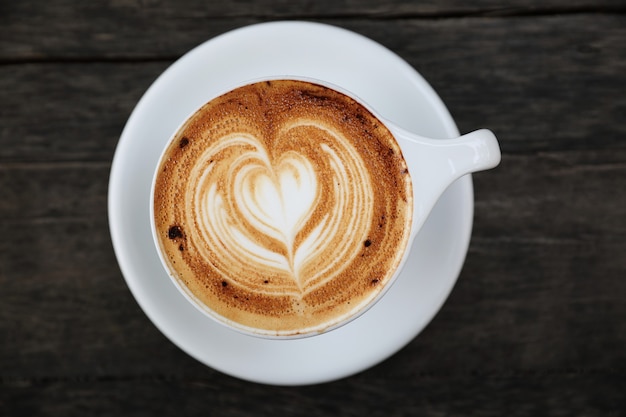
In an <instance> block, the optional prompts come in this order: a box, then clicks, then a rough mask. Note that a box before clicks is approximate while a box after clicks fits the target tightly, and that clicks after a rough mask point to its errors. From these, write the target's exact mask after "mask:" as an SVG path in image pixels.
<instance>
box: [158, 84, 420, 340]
mask: <svg viewBox="0 0 626 417" xmlns="http://www.w3.org/2000/svg"><path fill="white" fill-rule="evenodd" d="M153 192H154V195H153V212H154V218H153V221H154V226H155V231H156V235H157V241H158V245H159V249H160V251H161V255H162V258H163V260H164V262H165V263H166V265H167V267H168V269H169V273H170V274H171V275H172V276H173V278H174V279H175V280H176V282H177V283H178V285H179V287H180V288H182V289H183V291H185V292H186V294H187V295H188V296H189V297H190V298H191V299H192V300H194V302H195V303H196V304H197V305H199V306H200V308H202V309H203V310H204V311H206V312H207V313H209V314H210V315H211V316H213V317H214V318H217V319H218V320H221V321H222V322H225V323H227V324H229V325H231V326H234V327H235V328H239V329H244V330H248V331H251V332H252V333H255V334H261V335H270V336H293V335H298V334H307V333H311V332H323V331H324V330H326V329H328V328H330V327H333V326H334V325H336V324H338V323H341V322H343V321H345V320H346V319H347V318H350V317H352V316H354V315H355V314H357V313H359V312H360V311H361V310H362V309H363V308H364V307H365V306H366V305H368V304H369V303H370V302H371V301H373V300H374V299H375V298H376V297H377V295H378V294H379V293H380V292H381V291H382V290H383V288H384V287H385V286H386V285H387V284H388V283H389V281H390V280H391V278H392V277H393V276H394V274H395V272H396V270H397V268H398V266H399V265H400V263H401V260H402V258H403V256H404V252H405V250H406V248H407V246H408V242H409V235H410V231H411V223H412V213H413V191H412V183H411V178H410V175H409V173H408V168H407V165H406V162H405V160H404V158H403V156H402V153H401V151H400V147H399V146H398V144H397V142H396V140H395V139H394V137H393V135H392V134H391V133H390V132H389V130H388V129H387V128H386V127H385V125H384V124H383V123H381V122H380V121H379V120H378V119H377V118H376V117H375V116H374V115H373V114H371V113H370V112H369V111H368V110H367V109H366V108H365V107H364V106H362V105H361V104H359V103H358V102H356V101H355V100H353V99H352V98H350V97H348V96H346V95H344V94H343V93H340V92H338V91H335V90H333V89H330V88H328V87H325V86H321V85H318V84H315V83H311V82H306V81H299V80H273V81H264V82H258V83H253V84H249V85H246V86H243V87H240V88H237V89H235V90H232V91H230V92H228V93H226V94H224V95H222V96H220V97H218V98H215V99H213V100H211V101H210V102H208V103H207V104H205V105H204V106H203V107H201V108H200V109H199V110H198V111H197V112H196V113H195V114H193V115H192V116H191V117H190V118H189V119H188V120H187V121H186V122H185V123H184V124H183V125H182V127H181V128H180V129H179V130H178V131H177V133H176V134H175V135H174V137H173V139H172V141H171V142H170V143H169V145H168V148H167V149H166V150H165V152H164V154H163V156H162V158H161V162H160V165H159V167H158V170H157V173H156V177H155V182H154V191H153Z"/></svg>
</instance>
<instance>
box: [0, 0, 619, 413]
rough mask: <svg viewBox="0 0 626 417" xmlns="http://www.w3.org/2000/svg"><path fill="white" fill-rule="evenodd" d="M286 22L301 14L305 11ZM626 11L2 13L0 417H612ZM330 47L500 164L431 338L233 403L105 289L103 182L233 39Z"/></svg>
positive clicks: (586, 0) (479, 186)
mask: <svg viewBox="0 0 626 417" xmlns="http://www.w3.org/2000/svg"><path fill="white" fill-rule="evenodd" d="M299 3H301V4H299ZM625 12H626V4H625V3H624V2H623V0H622V1H617V0H615V1H613V0H597V1H596V0H547V1H537V0H512V1H510V2H509V4H508V5H506V6H505V5H502V4H500V2H497V1H493V0H481V1H476V2H463V1H456V0H443V1H432V0H427V1H424V2H407V1H401V0H390V1H387V2H384V3H383V2H379V1H373V0H363V1H345V2H342V1H318V2H312V1H307V2H291V1H285V0H279V1H275V2H271V1H267V0H259V1H238V2H228V1H192V0H185V1H182V0H181V1H167V0H163V1H158V0H118V1H104V0H94V1H88V2H79V1H71V0H57V1H10V0H0V141H1V142H0V191H1V193H2V194H1V196H2V197H1V198H0V218H1V222H0V236H2V237H1V239H0V415H2V416H22V415H23V416H34V415H46V416H48V415H49V416H57V415H58V416H72V415H76V416H86V415H120V416H144V415H145V416H154V415H163V414H167V415H185V416H192V415H224V416H244V415H255V416H256V415H259V416H261V415H271V416H275V415H281V414H285V415H292V416H297V415H302V416H328V415H350V416H361V415H365V416H407V415H432V416H441V415H470V414H471V415H490V416H500V415H532V416H535V415H564V416H571V415H585V416H594V415H597V416H617V415H624V414H625V413H626V401H625V399H624V393H625V392H626V302H625V301H624V299H625V297H626V256H625V255H626V212H625V209H624V207H626V192H625V185H626V183H625V178H626V94H625V93H626V16H625V15H624V14H625ZM282 19H301V20H311V21H319V22H325V23H330V24H333V25H337V26H340V27H344V28H347V29H350V30H353V31H356V32H358V33H361V34H363V35H365V36H368V37H370V38H372V39H374V40H375V41H377V42H379V43H381V44H383V45H385V46H386V47H388V48H390V49H391V50H393V51H394V52H396V53H397V54H399V55H400V56H401V57H403V58H404V59H405V60H407V61H408V62H409V63H410V64H411V65H413V66H414V67H415V68H416V69H417V70H418V71H420V73H421V74H422V75H423V76H424V77H425V78H426V79H427V80H428V81H429V82H430V83H431V84H432V86H433V87H434V88H435V89H436V90H437V92H438V93H439V94H440V96H441V97H442V98H443V100H444V101H445V102H446V104H447V106H448V108H449V110H450V112H451V113H452V115H453V116H454V118H455V120H456V122H457V124H458V126H459V129H460V130H461V131H462V132H467V131H470V130H473V129H475V128H478V127H489V128H491V129H493V130H494V131H495V132H496V134H497V135H498V137H499V139H500V141H501V146H502V150H503V158H502V164H501V166H500V167H499V168H497V170H496V171H491V172H488V173H480V174H477V175H475V176H474V185H475V201H476V203H475V223H474V230H473V236H472V241H471V245H470V248H469V253H468V257H467V261H466V263H465V266H464V268H463V271H462V273H461V275H460V278H459V281H458V283H457V284H456V286H455V288H454V290H453V292H452V294H451V296H450V297H449V299H448V301H447V302H446V304H445V305H444V307H443V308H442V310H441V311H440V312H439V313H438V314H437V316H436V317H435V319H434V320H433V321H432V322H431V323H430V324H429V325H428V327H427V328H426V329H425V330H424V331H423V332H422V333H421V334H420V335H419V336H418V337H417V338H415V339H414V340H413V341H412V342H411V343H410V344H409V345H408V346H406V347H405V348H404V349H403V350H401V351H400V352H399V353H398V354H396V355H395V356H393V357H391V358H390V359H388V360H386V361H384V362H383V363H381V364H379V365H377V366H375V367H373V368H371V369H369V370H367V371H365V372H362V373H360V374H358V375H355V376H352V377H349V378H346V379H343V380H339V381H336V382H332V383H328V384H322V385H314V386H305V387H274V386H266V385H260V384H254V383H249V382H245V381H241V380H238V379H235V378H232V377H229V376H226V375H223V374H221V373H219V372H217V371H215V370H212V369H210V368H207V367H205V366H203V365H201V364H200V363H198V362H196V361H195V360H194V359H192V358H190V357H188V356H187V355H186V354H185V353H183V352H182V351H181V350H179V349H178V348H177V347H176V346H175V345H174V344H172V343H171V342H170V341H169V340H168V339H166V338H165V337H164V336H163V335H162V334H161V333H160V332H159V331H158V330H157V329H156V328H155V326H154V325H153V324H152V323H151V322H150V321H149V320H148V318H147V317H146V316H145V315H144V313H143V312H142V310H141V309H140V308H139V307H138V305H137V303H136V301H135V300H134V298H133V297H132V296H131V293H130V291H129V290H128V287H127V285H126V283H125V281H124V279H123V277H122V275H121V273H120V270H119V268H118V265H117V262H116V258H115V256H114V253H113V249H112V245H111V240H110V236H109V229H108V223H107V183H108V176H109V170H110V168H111V159H112V157H113V152H114V150H115V146H116V144H117V141H118V139H119V136H120V133H121V130H122V128H123V126H124V124H125V122H126V120H127V118H128V116H129V114H130V112H131V111H132V109H133V107H134V105H135V104H136V103H137V101H138V99H139V98H140V97H141V96H142V94H143V93H144V92H145V90H146V89H147V88H148V86H149V85H150V84H151V83H152V82H153V81H154V80H155V78H156V77H157V76H158V75H159V74H160V73H161V72H162V71H163V70H165V69H166V68H167V67H168V66H169V65H170V64H171V63H172V62H173V61H174V60H176V59H177V58H178V57H180V56H181V55H182V54H183V53H185V52H186V51H188V50H189V49H190V48H192V47H194V46H196V45H197V44H200V43H201V42H203V41H205V40H207V39H209V38H211V37H213V36H216V35H218V34H220V33H223V32H225V31H227V30H230V29H234V28H237V27H241V26H244V25H248V24H252V23H257V22H262V21H270V20H282Z"/></svg>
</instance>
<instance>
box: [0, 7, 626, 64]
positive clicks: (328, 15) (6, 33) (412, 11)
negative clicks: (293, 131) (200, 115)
mask: <svg viewBox="0 0 626 417" xmlns="http://www.w3.org/2000/svg"><path fill="white" fill-rule="evenodd" d="M623 11H624V4H623V2H622V1H620V0H601V1H593V0H574V1H566V0H550V1H540V0H533V1H524V0H515V1H509V2H507V4H506V5H503V4H502V2H500V1H497V0H482V1H477V2H465V1H462V0H446V1H435V0H429V1H420V2H406V1H403V0H393V1H386V2H380V1H375V0H367V1H355V0H350V1H342V2H305V3H302V2H292V1H287V0H280V1H270V0H261V1H258V0H256V1H249V0H248V1H237V2H230V1H227V2H224V1H187V2H185V3H184V4H183V3H181V2H176V1H171V0H170V1H152V0H149V1H143V0H120V1H114V2H111V1H105V0H98V1H90V2H80V1H75V0H57V1H54V2H40V1H36V0H28V1H19V2H8V1H7V2H3V3H2V4H0V57H1V58H2V59H5V60H6V59H40V58H44V57H56V58H58V57H68V56H69V57H77V56H83V57H94V56H129V55H136V56H137V55H138V56H146V55H153V54H154V53H158V54H166V55H171V54H172V53H180V52H181V51H180V47H181V46H182V47H183V48H185V49H188V48H189V47H191V46H192V45H193V43H194V42H196V43H197V42H198V41H200V40H204V39H206V38H207V37H208V36H214V35H216V34H218V33H220V32H223V31H225V30H228V29H231V28H233V27H236V26H240V25H244V24H249V23H254V22H259V21H266V20H276V19H316V20H320V19H322V20H323V19H327V20H328V19H346V18H367V19H370V20H384V24H387V25H388V24H389V22H388V19H390V18H432V17H457V16H477V15H478V16H480V15H495V16H498V15H504V16H507V15H528V14H531V15H533V14H542V13H544V14H545V13H550V14H555V13H568V12H569V13H581V12H623ZM164 34H166V35H165V36H164ZM157 39H158V41H157V42H155V41H154V40H157ZM194 39H195V40H194ZM177 46H178V47H177ZM173 50H176V51H177V52H172V51H173Z"/></svg>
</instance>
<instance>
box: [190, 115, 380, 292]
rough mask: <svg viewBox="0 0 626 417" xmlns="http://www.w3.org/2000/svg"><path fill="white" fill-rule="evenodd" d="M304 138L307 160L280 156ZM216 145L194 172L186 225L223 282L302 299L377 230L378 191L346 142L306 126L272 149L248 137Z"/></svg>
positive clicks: (296, 153)
mask: <svg viewBox="0 0 626 417" xmlns="http://www.w3.org/2000/svg"><path fill="white" fill-rule="evenodd" d="M302 135H310V136H312V137H313V140H309V141H308V142H309V143H315V144H317V145H316V146H315V147H314V148H309V149H308V150H307V154H306V155H305V154H304V153H302V152H301V151H302V150H301V149H297V148H296V147H295V146H290V145H286V146H284V147H281V146H280V145H281V144H289V143H290V138H291V137H302ZM213 143H214V145H213V146H212V147H210V148H209V149H207V150H206V152H204V154H203V156H202V158H200V161H201V162H200V163H198V164H197V165H196V169H195V170H193V171H192V175H193V176H194V178H192V181H190V182H189V184H190V185H191V186H190V189H192V190H195V194H193V199H192V200H191V201H189V202H188V204H187V208H188V209H187V210H188V213H187V215H188V216H189V217H190V218H195V219H196V220H195V222H196V223H197V224H198V225H199V226H200V227H199V228H198V230H199V231H200V236H199V237H200V238H201V240H202V244H200V245H198V244H196V246H197V247H198V248H199V250H200V251H201V252H203V257H204V258H205V259H206V261H207V262H210V263H212V264H213V265H214V267H215V268H216V269H217V270H219V271H220V272H221V273H222V274H223V275H224V277H230V278H232V277H235V279H236V281H237V283H238V284H241V285H243V286H245V287H248V288H250V289H258V288H259V286H260V284H261V283H264V284H266V285H265V286H264V288H265V289H266V290H267V291H271V290H272V289H280V290H281V291H283V292H284V291H287V292H290V293H292V294H300V295H303V294H305V293H306V292H307V291H310V290H311V289H312V288H314V287H316V286H318V285H321V284H323V283H324V282H325V281H327V280H329V279H331V278H332V277H333V276H334V275H335V274H336V273H338V272H341V270H342V269H343V268H344V267H345V266H346V265H347V264H349V263H350V262H351V261H352V260H353V258H354V257H355V256H356V254H357V253H358V251H359V250H360V249H361V245H362V242H363V240H364V239H365V238H366V234H367V229H368V227H369V225H370V223H371V217H372V210H371V208H370V204H367V201H368V200H371V199H372V188H371V183H370V179H369V175H368V173H367V170H366V168H365V165H364V163H363V161H362V160H361V157H360V155H359V154H358V152H357V151H356V150H355V149H353V147H352V145H351V144H350V143H348V141H347V140H345V138H343V137H342V135H341V134H340V133H338V132H335V131H333V130H332V129H330V128H328V127H326V126H323V125H320V124H319V123H315V122H310V121H306V120H301V121H299V122H298V123H294V124H291V125H289V126H286V127H284V128H283V129H282V130H281V131H280V132H279V133H278V138H277V140H276V141H275V143H276V144H278V146H276V147H274V148H272V149H267V148H266V146H267V145H266V142H263V141H261V140H260V139H258V138H256V137H255V136H253V135H251V134H243V133H236V134H230V135H228V136H224V137H222V138H220V139H214V141H213ZM216 161H219V163H216ZM261 280H262V282H260V281H261Z"/></svg>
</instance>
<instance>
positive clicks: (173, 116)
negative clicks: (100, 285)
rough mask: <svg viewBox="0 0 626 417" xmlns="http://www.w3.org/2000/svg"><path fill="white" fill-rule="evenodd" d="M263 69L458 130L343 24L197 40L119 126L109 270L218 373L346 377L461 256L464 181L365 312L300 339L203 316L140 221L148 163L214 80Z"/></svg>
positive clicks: (399, 68)
mask: <svg viewBox="0 0 626 417" xmlns="http://www.w3.org/2000/svg"><path fill="white" fill-rule="evenodd" d="M271 75H294V76H304V77H312V78H317V79H320V80H325V81H328V82H331V83H334V84H337V85H341V86H343V87H345V88H346V89H348V90H351V91H353V92H354V93H355V94H356V95H358V96H360V97H361V98H362V99H363V100H365V101H366V102H368V103H369V104H370V105H372V107H374V108H375V109H376V110H378V112H379V113H380V114H381V115H382V116H384V117H387V118H388V119H390V120H392V121H393V122H395V123H397V124H398V125H400V126H402V127H404V128H405V129H408V130H413V131H415V132H416V133H419V134H422V135H425V136H430V137H440V138H449V137H455V136H458V130H457V128H456V126H455V124H454V121H453V120H452V118H451V116H450V114H449V113H448V111H447V110H446V108H445V107H444V105H443V103H442V102H441V100H440V99H439V97H438V96H437V95H436V93H435V92H434V91H433V90H432V88H431V87H430V86H429V85H428V84H427V83H426V81H425V80H424V79H423V78H422V77H421V76H420V75H419V74H418V73H417V72H416V71H415V70H414V69H413V68H411V67H410V66H409V65H408V64H407V63H406V62H405V61H403V60H402V59H401V58H399V57H398V56H397V55H395V54H394V53H392V52H391V51H389V50H387V49H386V48H384V47H382V46H381V45H380V44H378V43H376V42H374V41H372V40H370V39H367V38H365V37H362V36H360V35H358V34H355V33H353V32H349V31H347V30H344V29H340V28H336V27H332V26H327V25H322V24H317V23H303V22H275V23H265V24H258V25H253V26H249V27H245V28H242V29H238V30H235V31H232V32H229V33H226V34H224V35H222V36H219V37H217V38H214V39H212V40H210V41H207V42H205V43H204V44H202V45H200V46H199V47H197V48H195V49H193V50H192V51H190V52H189V53H187V54H186V55H185V56H183V57H182V58H181V59H179V60H178V61H177V62H175V63H174V64H173V65H172V66H171V67H170V68H168V69H167V70H166V71H165V72H164V73H163V74H162V75H161V76H160V77H159V78H158V79H157V80H156V81H155V82H154V84H153V85H152V86H151V87H150V88H149V89H148V91H147V92H146V93H145V95H144V96H143V97H142V99H141V100H140V101H139V103H138V104H137V107H136V108H135V110H134V111H133V113H132V115H131V116H130V118H129V120H128V122H127V124H126V127H125V128H124V131H123V133H122V136H121V138H120V141H119V144H118V146H117V150H116V153H115V158H114V160H113V166H112V168H111V176H110V183H109V203H108V204H109V207H108V208H109V223H110V229H111V236H112V240H113V246H114V249H115V253H116V256H117V259H118V262H119V265H120V268H121V271H122V273H123V275H124V277H125V279H126V282H127V283H128V286H129V288H130V290H131V291H132V293H133V295H134V297H135V298H136V300H137V302H138V303H139V305H140V306H141V308H142V309H143V310H144V312H145V313H146V314H147V316H148V317H149V318H150V319H151V320H152V322H153V323H154V324H155V325H156V326H157V327H158V328H159V329H160V331H161V332H163V333H164V334H165V335H166V336H167V337H168V338H169V339H170V340H171V341H172V342H173V343H175V344H176V345H178V346H179V347H180V348H181V349H182V350H184V351H185V352H187V353H188V354H189V355H191V356H192V357H194V358H196V359H197V360H199V361H200V362H202V363H204V364H206V365H208V366H210V367H212V368H214V369H217V370H219V371H221V372H224V373H226V374H229V375H232V376H235V377H238V378H242V379H246V380H250V381H255V382H262V383H268V384H276V385H300V384H312V383H320V382H325V381H331V380H334V379H338V378H342V377H346V376H349V375H352V374H354V373H357V372H359V371H362V370H364V369H367V368H368V367H371V366H373V365H375V364H377V363H379V362H381V361H383V360H384V359H386V358H388V357H389V356H391V355H392V354H394V353H395V352H397V351H398V350H399V349H401V348H402V347H404V346H405V345H406V344H407V343H408V342H410V341H411V340H412V339H413V338H414V337H415V336H416V335H417V334H418V333H419V332H420V331H421V330H422V329H423V328H424V327H425V326H426V324H428V322H429V321H430V320H431V319H432V317H433V316H434V315H435V314H436V313H437V311H438V310H439V308H440V307H441V305H442V304H443V302H444V301H445V299H446V298H447V296H448V294H449V292H450V290H451V289H452V287H453V286H454V283H455V282H456V279H457V276H458V274H459V272H460V270H461V266H462V264H463V262H464V259H465V254H466V252H467V247H468V244H469V239H470V233H471V227H472V216H473V191H472V180H471V177H470V176H466V177H463V178H461V179H460V180H458V181H457V182H455V183H454V184H453V185H452V186H451V187H450V188H449V189H448V190H447V191H446V192H445V194H444V196H443V197H442V198H441V200H440V201H439V202H438V203H437V205H436V206H435V209H434V210H433V212H432V213H431V216H430V217H429V219H428V221H427V222H426V224H425V225H424V227H423V229H422V231H421V232H420V234H419V236H418V237H417V241H416V242H415V244H414V246H413V249H412V252H411V255H410V259H409V261H408V263H407V264H406V267H405V269H404V271H403V273H402V274H401V275H400V277H399V279H398V280H397V281H396V283H395V284H394V286H393V287H392V288H391V289H390V290H389V292H388V293H387V295H386V296H385V297H384V298H383V299H382V300H381V301H380V302H379V303H378V304H376V305H375V306H374V307H372V308H371V309H370V310H369V311H368V312H367V313H365V314H364V315H363V316H361V317H360V318H359V319H357V320H355V321H353V322H351V323H349V324H347V325H346V326H344V327H342V328H340V329H337V330H335V331H331V332H329V333H326V334H323V335H320V336H315V337H312V338H307V339H300V340H288V341H277V340H264V339H258V338H255V337H251V336H246V335H243V334H240V333H237V332H234V331H231V330H229V329H226V328H225V327H223V326H221V325H219V324H217V323H215V322H214V321H212V320H210V319H208V318H206V317H205V316H204V315H202V314H201V313H200V312H199V311H198V310H196V309H195V308H194V307H193V306H191V305H190V304H189V303H188V302H187V301H186V300H185V298H184V297H183V296H182V295H181V294H180V293H179V292H178V291H177V290H176V288H175V287H174V285H173V284H172V282H171V280H170V279H169V277H168V276H167V274H166V273H165V272H164V270H163V269H162V266H161V262H160V261H159V257H158V254H157V253H156V249H155V247H154V244H153V241H152V236H151V232H150V222H149V218H148V206H149V203H148V202H149V193H150V184H151V179H152V174H153V170H154V168H155V166H156V163H157V161H158V158H159V155H160V152H161V149H162V147H163V146H164V145H165V143H166V142H167V140H168V138H169V137H170V135H171V134H172V133H173V131H174V130H175V129H176V128H177V127H178V125H179V123H180V122H181V121H182V119H183V118H185V117H186V116H187V115H188V114H190V112H191V111H192V110H194V109H195V108H197V107H199V106H200V105H201V104H203V103H204V102H205V101H206V100H207V99H208V98H209V97H210V96H212V95H215V94H217V93H218V92H221V91H222V90H223V88H224V86H225V85H234V84H236V83H239V82H241V81H246V80H249V79H254V78H260V77H264V76H271Z"/></svg>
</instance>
